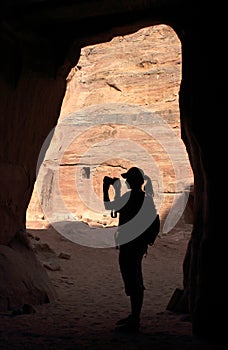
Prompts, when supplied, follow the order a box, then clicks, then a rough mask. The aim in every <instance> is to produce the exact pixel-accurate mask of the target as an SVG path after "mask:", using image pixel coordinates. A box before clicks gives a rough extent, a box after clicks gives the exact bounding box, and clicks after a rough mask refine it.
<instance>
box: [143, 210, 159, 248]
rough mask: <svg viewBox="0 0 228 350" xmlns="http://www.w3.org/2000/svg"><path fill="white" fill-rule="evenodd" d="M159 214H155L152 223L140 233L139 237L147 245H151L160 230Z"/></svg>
mask: <svg viewBox="0 0 228 350" xmlns="http://www.w3.org/2000/svg"><path fill="white" fill-rule="evenodd" d="M160 225H161V221H160V216H159V214H157V215H156V217H155V219H154V221H153V222H152V224H151V225H150V226H149V227H148V228H147V229H146V231H144V232H143V233H142V234H141V235H140V239H141V240H142V241H143V242H144V243H145V244H147V245H150V246H152V245H153V244H154V242H155V240H156V238H157V236H158V234H159V232H160Z"/></svg>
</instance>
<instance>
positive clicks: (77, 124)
mask: <svg viewBox="0 0 228 350" xmlns="http://www.w3.org/2000/svg"><path fill="white" fill-rule="evenodd" d="M180 80H181V47H180V42H179V40H178V38H177V36H176V34H175V33H174V32H173V30H172V29H171V28H170V27H168V26H165V25H161V26H155V27H148V28H143V29H141V30H139V31H138V32H136V33H134V34H131V35H128V36H124V37H123V36H121V37H116V38H114V39H113V40H112V41H110V42H108V43H104V44H99V45H94V46H90V47H85V48H83V49H82V51H81V57H80V60H79V62H78V64H77V66H76V67H74V68H73V69H72V70H71V72H70V74H69V75H68V79H67V91H66V95H65V98H64V101H63V105H62V110H61V115H60V118H59V124H58V126H57V127H56V130H55V134H54V137H53V140H52V142H51V145H50V147H49V149H48V152H47V153H46V156H45V161H44V163H43V165H42V166H41V168H40V171H39V177H38V180H37V183H36V186H35V190H34V193H33V196H32V199H31V202H30V205H29V208H28V211H27V225H28V226H30V227H40V226H46V225H48V224H49V223H50V221H55V220H57V221H59V220H69V219H72V218H75V219H78V220H83V221H86V222H88V223H90V224H101V225H110V224H116V220H113V219H112V218H110V215H109V213H106V212H105V211H104V209H103V207H102V203H101V200H102V178H103V176H104V175H110V176H118V177H119V175H120V173H121V172H123V171H125V169H127V168H128V167H130V166H132V165H137V166H140V167H143V169H144V170H146V173H147V174H149V175H150V177H151V179H152V181H153V185H154V190H155V194H156V195H155V199H156V204H157V207H158V209H159V211H160V213H161V214H162V216H163V217H166V216H167V215H168V213H169V211H170V208H171V207H172V206H173V205H174V203H175V202H178V203H182V204H181V205H176V209H175V210H174V212H175V211H176V212H175V213H173V215H172V216H173V217H172V218H171V221H170V222H169V224H168V226H167V227H168V228H169V227H170V225H171V226H172V225H174V224H175V220H176V218H177V217H178V216H180V213H179V212H181V211H182V209H183V206H184V205H185V200H184V201H183V196H184V198H185V197H186V193H188V186H189V185H190V184H191V183H192V174H191V170H190V166H189V161H188V156H187V153H186V151H185V147H184V145H183V142H182V141H181V139H180V116H179V105H178V93H179V86H180ZM121 114H122V116H123V118H122V119H121V123H122V124H121V126H120V125H117V124H118V123H117V120H119V119H118V118H119V116H121ZM139 115H141V116H143V118H144V119H143V120H144V122H142V121H140V120H139V119H137V118H138V116H139ZM102 116H106V117H107V118H108V119H107V120H108V121H109V122H110V123H111V124H110V123H109V125H102V120H103V122H104V119H102V118H103V117H102ZM117 116H118V117H117ZM133 116H134V118H136V119H137V121H136V122H135V123H136V124H134V120H133ZM86 120H87V125H86V126H83V121H86ZM107 120H106V121H105V123H106V124H107ZM152 125H154V127H155V128H157V129H156V134H153V130H154V129H152ZM159 125H160V126H161V125H162V129H159ZM159 130H160V131H159ZM152 134H153V135H152ZM110 139H111V141H110ZM124 139H125V143H124V142H123V140H124ZM126 139H127V140H128V141H129V140H130V141H129V142H131V143H132V144H133V148H132V147H131V146H130V147H129V144H128V145H127V144H126ZM118 140H119V146H118V147H119V149H118V147H117V148H116V142H118ZM120 140H121V142H120ZM102 142H103V144H102ZM113 142H115V143H113ZM98 143H99V146H100V148H99V152H100V153H99V157H98V156H97V153H96V156H95V155H94V154H95V153H93V152H92V155H91V156H90V158H88V155H87V156H85V153H86V152H88V150H91V149H93V147H95V146H96V144H98ZM101 146H102V147H101ZM137 147H139V148H140V147H141V148H143V150H144V152H142V153H140V152H137ZM107 150H112V151H113V152H112V153H111V155H110V154H109V153H108V152H107ZM115 150H116V152H115ZM123 150H124V152H123ZM42 152H43V150H41V153H42ZM133 153H135V155H134V157H133V156H132V154H133ZM98 158H99V159H98ZM100 159H101V160H100ZM150 161H151V162H150ZM86 171H88V172H89V173H88V174H86ZM78 173H79V176H78V177H77V174H78ZM86 179H87V180H89V181H92V189H91V187H90V186H88V185H87V182H86ZM56 181H57V182H56ZM88 183H89V182H88ZM185 190H187V192H186V193H185ZM91 191H92V192H93V193H95V195H96V196H97V197H98V198H99V200H100V202H99V200H98V201H97V202H96V198H95V199H94V196H93V195H91ZM63 207H64V208H63ZM177 211H178V213H177ZM167 227H166V229H167Z"/></svg>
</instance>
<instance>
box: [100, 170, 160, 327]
mask: <svg viewBox="0 0 228 350" xmlns="http://www.w3.org/2000/svg"><path fill="white" fill-rule="evenodd" d="M121 176H122V177H123V178H124V179H126V184H127V187H128V188H129V191H127V192H126V193H124V194H123V195H120V186H121V185H120V180H117V181H115V179H110V178H109V177H104V181H103V195H104V197H103V199H104V205H105V208H106V209H108V210H111V211H112V212H116V213H119V223H118V230H117V237H116V242H117V244H118V249H119V266H120V271H121V275H122V278H123V282H124V286H125V293H126V295H127V296H130V301H131V313H130V315H129V316H128V317H126V318H124V319H121V320H119V321H118V322H117V323H116V326H117V328H118V330H123V331H133V332H135V331H138V330H139V326H140V314H141V309H142V305H143V297H144V290H145V287H144V282H143V275H142V259H143V256H144V255H145V254H146V253H147V248H148V244H147V243H146V242H145V241H143V240H141V239H140V237H141V236H140V235H141V233H142V232H143V231H144V230H146V228H147V227H148V226H149V222H150V223H151V221H153V220H154V218H155V216H156V208H155V205H154V201H153V198H152V195H151V193H150V194H149V195H148V196H145V190H144V189H145V187H144V189H142V187H143V184H144V181H145V179H146V181H147V182H149V178H148V177H147V178H146V176H145V175H144V173H143V171H142V170H141V169H139V168H137V167H132V168H130V169H129V170H128V171H127V172H126V173H124V174H121ZM144 176H145V178H144ZM110 185H113V187H114V189H115V198H114V200H113V201H110V198H109V187H110ZM149 189H150V191H149V192H153V191H152V184H151V183H150V186H149ZM145 197H146V199H147V200H145Z"/></svg>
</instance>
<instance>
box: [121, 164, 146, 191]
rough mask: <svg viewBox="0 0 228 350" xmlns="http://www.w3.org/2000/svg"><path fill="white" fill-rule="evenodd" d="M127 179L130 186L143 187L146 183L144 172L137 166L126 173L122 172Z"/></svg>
mask: <svg viewBox="0 0 228 350" xmlns="http://www.w3.org/2000/svg"><path fill="white" fill-rule="evenodd" d="M121 176H122V177H123V178H124V179H126V181H127V183H128V184H129V187H130V188H133V189H135V188H141V187H142V185H143V183H144V172H143V171H142V169H140V168H137V167H132V168H130V169H129V170H128V171H127V172H126V173H123V174H121Z"/></svg>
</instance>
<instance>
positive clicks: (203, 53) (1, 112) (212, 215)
mask: <svg viewBox="0 0 228 350" xmlns="http://www.w3.org/2000/svg"><path fill="white" fill-rule="evenodd" d="M15 4H16V1H11V2H10V3H9V5H10V6H11V7H10V6H6V7H5V9H4V11H5V12H4V11H3V12H2V26H1V52H2V55H1V57H0V68H1V77H0V92H1V94H0V99H1V103H0V133H1V150H0V167H1V172H0V174H1V175H0V186H1V194H0V215H1V223H0V245H5V246H6V245H7V246H9V245H10V244H11V243H10V242H12V240H14V238H15V236H16V233H17V232H18V230H20V229H25V215H26V208H27V206H28V203H29V200H30V197H31V194H32V190H33V185H34V181H35V177H36V164H37V159H38V155H39V151H40V148H41V146H42V144H43V142H44V140H45V138H46V137H47V135H48V133H49V132H50V131H51V129H52V128H53V127H54V126H55V125H56V122H57V120H58V116H59V112H60V108H61V103H62V99H63V96H64V92H65V84H66V82H65V79H66V77H67V74H68V72H69V70H70V68H71V67H73V66H74V65H75V64H76V62H77V60H78V58H79V55H80V47H83V46H86V45H89V44H93V43H99V42H104V41H108V40H110V39H111V38H112V37H113V36H115V35H117V34H122V35H124V34H127V33H130V32H132V31H136V30H137V29H139V28H140V27H143V26H146V25H153V24H158V23H163V24H168V25H170V26H171V27H173V28H174V30H176V32H177V34H178V36H179V38H180V40H181V43H182V69H183V71H182V83H181V89H180V114H181V128H182V138H183V141H184V142H185V144H186V148H187V151H188V154H189V158H190V162H191V165H192V168H193V172H194V226H193V231H192V237H191V240H190V242H189V246H188V250H187V252H186V258H185V261H184V267H183V268H184V288H185V290H186V291H187V293H186V295H187V296H188V298H189V299H188V303H189V311H190V313H191V316H192V326H193V333H194V334H199V335H206V336H211V334H212V333H214V334H215V335H219V336H220V335H221V332H222V331H223V330H224V327H225V325H223V317H222V316H223V314H224V312H225V313H226V311H227V309H228V307H227V306H228V302H227V295H228V293H227V287H226V283H224V276H226V242H227V238H226V236H227V235H226V230H225V229H224V227H223V226H224V225H223V223H222V220H221V219H220V218H221V217H222V218H225V217H226V216H225V206H223V205H221V203H222V199H223V198H224V194H225V193H224V191H223V190H224V188H223V189H221V184H222V183H223V182H222V180H223V179H224V170H223V169H222V168H221V167H219V166H218V161H217V156H213V155H218V154H220V156H221V155H223V153H224V150H225V146H224V144H223V143H224V142H223V141H224V139H225V137H226V135H225V130H224V127H223V120H224V116H225V112H226V106H225V102H226V96H225V92H224V89H223V88H222V87H223V86H224V76H223V74H219V72H218V68H217V69H216V70H215V69H213V68H214V66H215V55H213V54H212V52H213V53H214V54H215V53H216V60H217V62H218V64H219V66H220V67H223V66H225V64H226V56H225V54H224V52H223V48H222V47H221V46H219V47H218V44H216V47H215V48H214V50H212V45H215V43H217V41H216V39H217V38H218V37H219V38H220V40H221V41H222V42H226V32H227V30H226V28H225V24H223V27H222V26H221V23H225V22H223V21H222V18H221V13H225V10H224V9H223V6H222V5H221V4H220V7H219V8H217V7H213V8H209V5H208V4H207V3H206V2H204V1H202V2H200V3H199V2H197V3H196V1H186V2H185V4H183V1H178V0H176V1H174V0H173V1H171V0H167V1H165V0H163V1H147V2H145V1H125V2H118V3H116V2H109V6H107V2H106V1H92V2H87V1H84V2H77V1H75V2H74V1H70V2H68V1H65V2H63V1H58V2H57V3H56V5H54V3H53V2H51V1H48V0H47V1H43V2H38V1H36V0H31V1H22V2H21V8H20V11H19V12H18V14H17V10H18V7H17V6H18V5H17V6H16V5H15ZM91 4H93V7H92V8H93V10H94V11H91V7H90V6H92V5H91ZM112 4H113V7H112V6H111V5H112ZM205 4H206V5H207V6H206V5H205ZM14 5H15V7H14ZM97 5H99V6H97ZM101 5H102V6H101ZM23 6H24V7H23ZM33 6H35V7H33ZM208 8H209V10H210V11H209V12H208V11H207V12H206V11H205V10H208ZM216 10H217V12H216ZM211 23H213V26H212V25H211ZM218 135H219V137H218ZM222 152H223V153H222ZM224 159H225V158H224ZM218 181H219V184H220V188H219V189H218ZM2 279H4V276H3V277H2ZM0 294H1V287H0Z"/></svg>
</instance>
